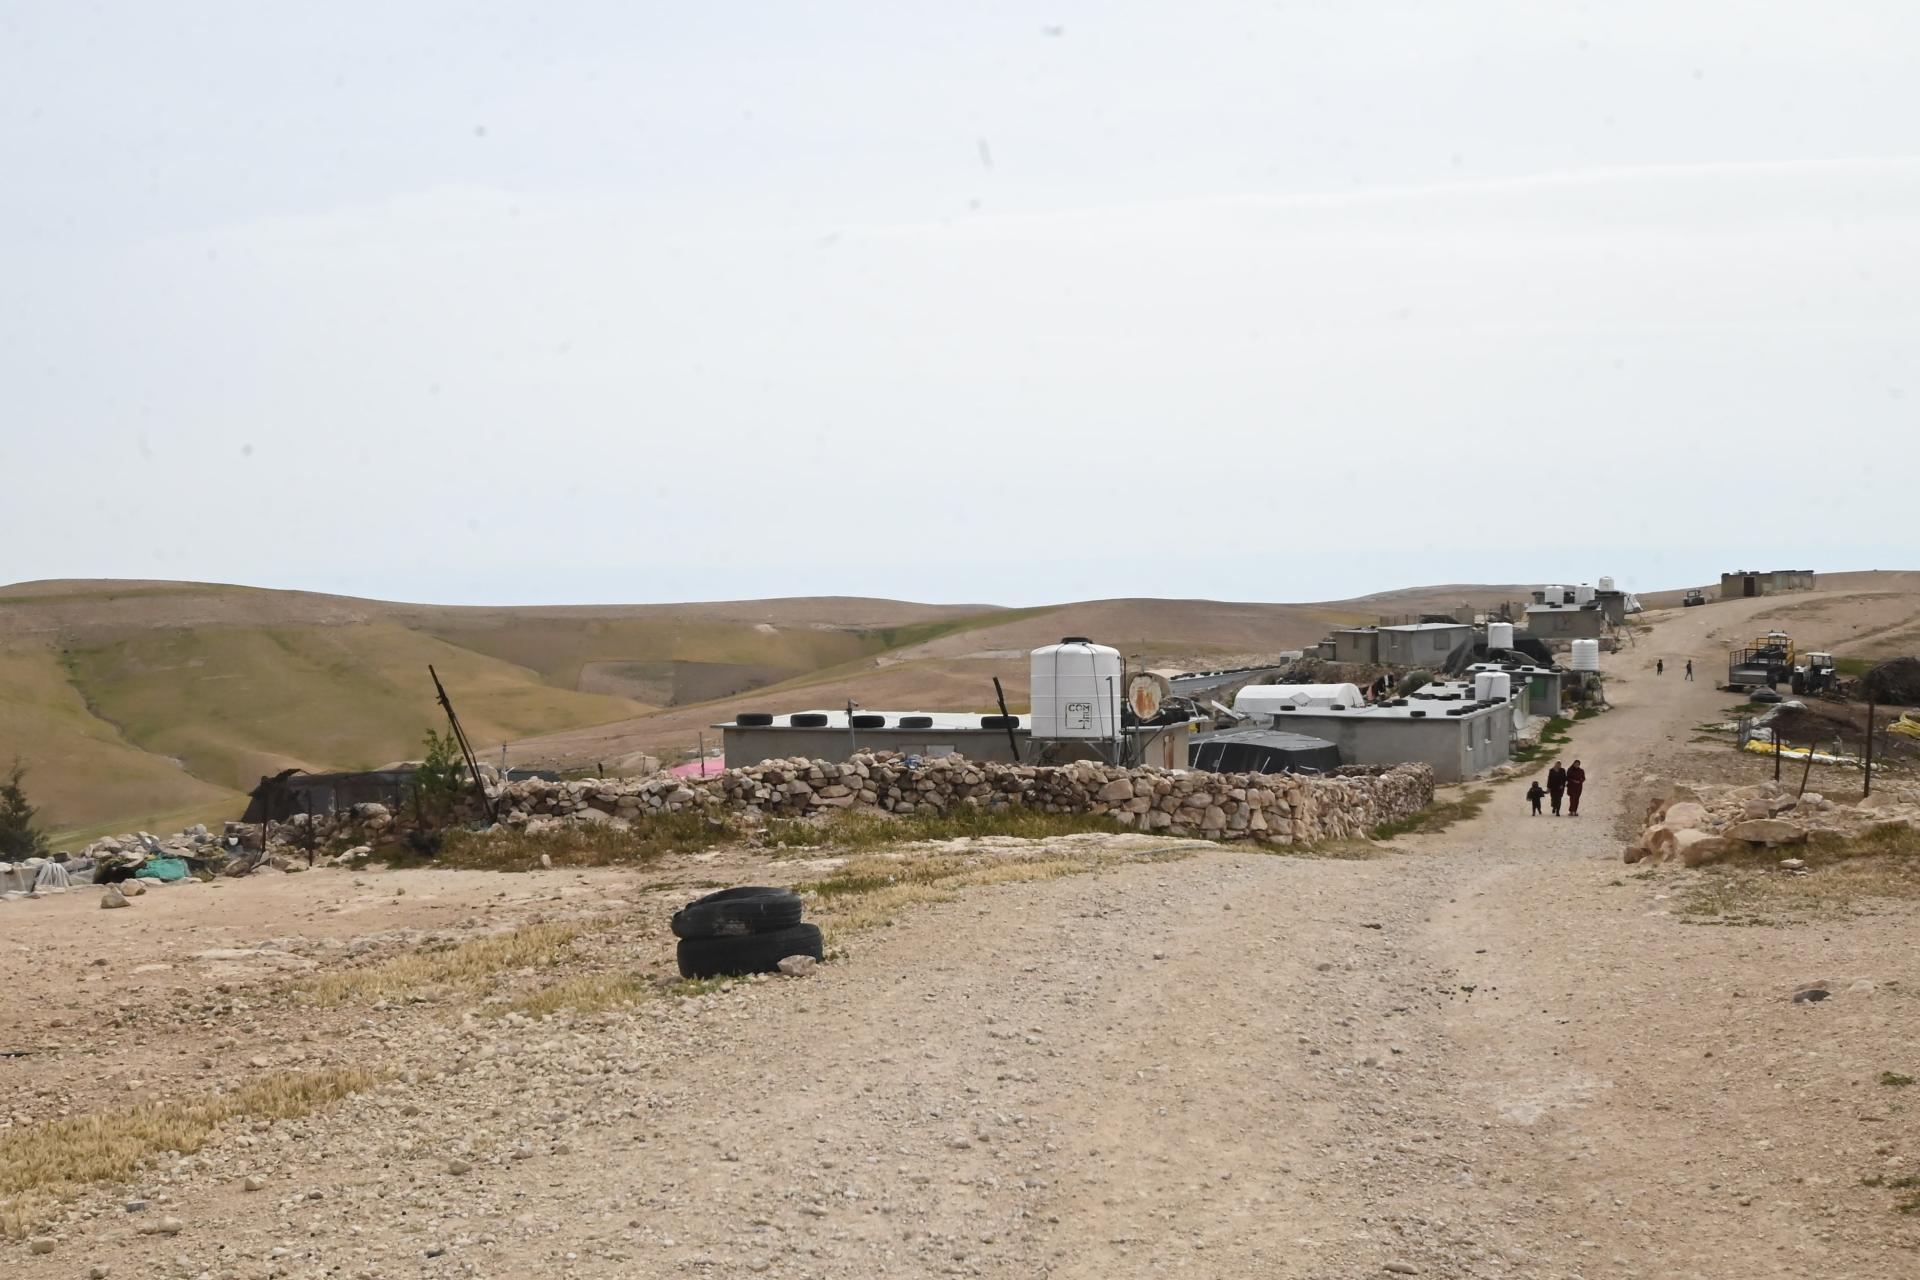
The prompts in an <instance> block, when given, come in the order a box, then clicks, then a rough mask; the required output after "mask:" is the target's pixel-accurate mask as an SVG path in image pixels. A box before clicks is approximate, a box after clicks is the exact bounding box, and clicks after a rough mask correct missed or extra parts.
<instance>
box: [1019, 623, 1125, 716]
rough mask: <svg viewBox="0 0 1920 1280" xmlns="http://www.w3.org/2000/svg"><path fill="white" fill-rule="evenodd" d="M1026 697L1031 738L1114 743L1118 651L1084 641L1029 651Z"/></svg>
mask: <svg viewBox="0 0 1920 1280" xmlns="http://www.w3.org/2000/svg"><path fill="white" fill-rule="evenodd" d="M1029 672H1030V674H1029V677H1028V688H1027V695H1028V698H1029V700H1030V701H1031V702H1032V703H1033V736H1034V737H1035V738H1037V739H1039V738H1112V737H1114V736H1115V735H1116V734H1118V733H1119V732H1120V699H1121V698H1122V696H1124V695H1125V693H1126V690H1125V689H1123V688H1122V687H1121V685H1120V675H1121V670H1120V651H1119V650H1118V649H1110V648H1108V647H1107V646H1106V645H1103V644H1095V643H1094V642H1093V641H1091V640H1089V639H1087V638H1086V637H1085V636H1068V637H1067V638H1066V639H1064V640H1062V641H1061V642H1060V643H1059V644H1049V645H1042V646H1041V647H1040V648H1038V649H1035V650H1034V651H1033V662H1032V666H1031V667H1030V668H1029Z"/></svg>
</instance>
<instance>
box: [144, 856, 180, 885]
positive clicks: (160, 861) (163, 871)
mask: <svg viewBox="0 0 1920 1280" xmlns="http://www.w3.org/2000/svg"><path fill="white" fill-rule="evenodd" d="M133 874H134V875H136V876H145V877H147V878H148V879H151V880H185V879H186V878H187V864H186V862H185V861H184V860H182V859H180V858H148V859H147V860H146V861H145V862H143V863H141V864H140V869H139V870H138V871H136V872H134V873H133Z"/></svg>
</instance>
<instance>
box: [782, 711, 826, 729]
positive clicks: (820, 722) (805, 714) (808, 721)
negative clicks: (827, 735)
mask: <svg viewBox="0 0 1920 1280" xmlns="http://www.w3.org/2000/svg"><path fill="white" fill-rule="evenodd" d="M787 723H788V724H790V725H792V726H793V727H794V728H796V729H824V728H826V727H827V718H826V716H824V715H822V714H821V713H820V712H818V711H802V712H801V713H800V714H799V715H796V716H788V717H787Z"/></svg>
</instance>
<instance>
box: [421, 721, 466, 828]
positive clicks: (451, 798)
mask: <svg viewBox="0 0 1920 1280" xmlns="http://www.w3.org/2000/svg"><path fill="white" fill-rule="evenodd" d="M423 741H424V742H425V743H426V748H427V753H426V756H425V758H423V759H422V760H421V761H420V767H419V768H417V769H415V770H414V771H413V806H414V811H415V813H414V816H415V817H417V818H419V820H420V825H421V826H423V827H426V828H428V829H437V828H440V827H444V826H446V825H447V822H448V820H449V819H451V818H452V817H453V806H454V805H455V804H456V803H457V802H458V801H459V799H460V795H461V793H462V792H464V791H465V790H466V789H467V784H468V778H467V762H466V759H465V757H463V756H462V755H461V754H460V744H459V742H458V741H456V740H455V739H454V736H453V735H452V734H451V733H445V734H442V733H435V732H434V731H433V730H431V729H429V730H427V736H426V738H425V739H423Z"/></svg>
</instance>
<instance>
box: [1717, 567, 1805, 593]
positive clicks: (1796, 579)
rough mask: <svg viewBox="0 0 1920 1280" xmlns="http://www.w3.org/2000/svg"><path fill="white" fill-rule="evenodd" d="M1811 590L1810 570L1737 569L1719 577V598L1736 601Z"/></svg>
mask: <svg viewBox="0 0 1920 1280" xmlns="http://www.w3.org/2000/svg"><path fill="white" fill-rule="evenodd" d="M1811 590H1813V570H1811V569H1768V570H1766V571H1765V572H1764V573H1763V572H1760V571H1758V570H1754V569H1738V570H1735V571H1734V572H1732V573H1723V574H1721V575H1720V598H1721V599H1722V600H1737V599H1740V598H1742V597H1744V596H1773V595H1779V594H1780V593H1781V592H1784V591H1811Z"/></svg>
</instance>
